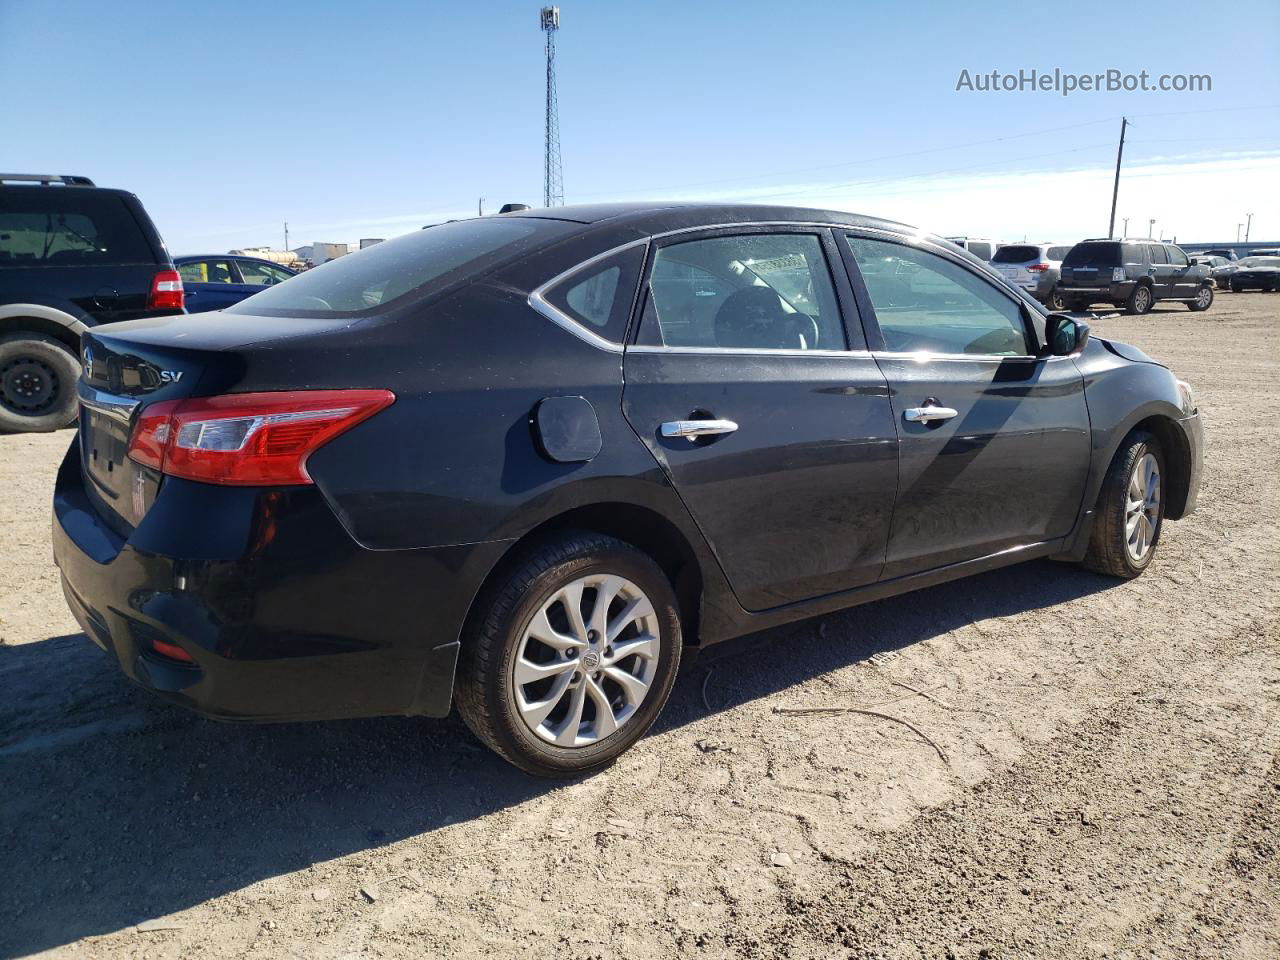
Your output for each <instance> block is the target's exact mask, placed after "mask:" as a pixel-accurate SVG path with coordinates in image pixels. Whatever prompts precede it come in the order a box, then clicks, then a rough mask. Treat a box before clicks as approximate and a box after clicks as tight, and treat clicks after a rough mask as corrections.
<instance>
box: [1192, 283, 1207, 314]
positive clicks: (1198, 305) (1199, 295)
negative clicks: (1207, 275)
mask: <svg viewBox="0 0 1280 960" xmlns="http://www.w3.org/2000/svg"><path fill="white" fill-rule="evenodd" d="M1212 304H1213V288H1212V287H1210V286H1208V285H1207V284H1206V285H1205V286H1203V287H1201V288H1200V289H1199V290H1197V291H1196V298H1195V299H1194V300H1192V301H1190V302H1189V303H1188V304H1187V306H1188V307H1190V308H1191V309H1192V310H1194V311H1195V312H1196V313H1199V312H1200V311H1202V310H1208V309H1209V307H1210V306H1212Z"/></svg>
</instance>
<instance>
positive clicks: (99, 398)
mask: <svg viewBox="0 0 1280 960" xmlns="http://www.w3.org/2000/svg"><path fill="white" fill-rule="evenodd" d="M76 394H77V395H78V396H79V398H80V405H81V406H83V407H87V408H88V409H90V410H92V411H93V412H94V413H100V414H102V415H103V416H106V417H111V418H113V419H115V420H119V421H120V422H121V423H128V422H129V420H130V419H131V418H132V417H133V412H134V411H135V410H137V409H138V404H139V403H141V401H140V400H135V399H133V398H131V397H119V396H116V395H115V394H114V393H106V392H104V391H102V390H98V389H96V388H95V387H91V386H89V385H88V384H87V383H85V382H84V381H83V380H81V381H80V382H79V383H78V384H77V385H76Z"/></svg>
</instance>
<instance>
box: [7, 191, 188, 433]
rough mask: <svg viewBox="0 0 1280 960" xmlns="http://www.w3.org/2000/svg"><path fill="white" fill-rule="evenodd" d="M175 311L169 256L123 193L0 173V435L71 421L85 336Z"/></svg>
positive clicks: (176, 284)
mask: <svg viewBox="0 0 1280 960" xmlns="http://www.w3.org/2000/svg"><path fill="white" fill-rule="evenodd" d="M182 304H183V296H182V283H181V282H180V281H179V279H178V274H177V273H176V272H175V271H174V269H173V262H172V261H171V260H170V259H169V252H168V251H167V250H166V249H165V246H164V241H162V240H161V239H160V234H159V233H157V232H156V228H155V226H154V225H153V224H152V223H151V218H150V217H148V216H147V212H146V211H145V210H144V209H143V208H142V204H141V203H140V202H139V200H138V198H137V197H135V196H134V195H133V194H132V193H127V192H126V191H124V190H108V189H105V188H102V187H96V186H94V184H93V181H92V180H90V179H89V178H88V177H78V176H58V175H52V174H48V175H46V174H15V173H5V174H0V431H37V430H56V429H58V428H59V427H65V426H66V425H67V424H69V423H71V422H72V421H73V420H74V419H75V418H76V412H77V410H78V405H77V403H76V380H77V379H78V378H79V376H80V360H79V352H80V334H82V333H83V332H84V331H85V330H86V329H89V328H92V327H96V326H98V325H99V324H103V323H115V322H117V321H120V320H131V319H133V318H135V317H146V316H159V315H165V314H173V313H181V312H182V309H183V306H182Z"/></svg>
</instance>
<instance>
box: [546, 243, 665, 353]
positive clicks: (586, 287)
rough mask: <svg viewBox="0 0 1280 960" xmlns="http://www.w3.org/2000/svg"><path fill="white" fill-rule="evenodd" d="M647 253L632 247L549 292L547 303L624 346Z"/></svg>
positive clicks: (587, 269) (569, 278) (576, 274)
mask: <svg viewBox="0 0 1280 960" xmlns="http://www.w3.org/2000/svg"><path fill="white" fill-rule="evenodd" d="M644 252H645V248H644V247H643V246H635V247H631V248H630V249H628V250H623V251H622V252H621V253H618V254H615V255H614V256H612V257H607V258H606V259H604V260H601V261H600V262H599V263H595V264H592V265H591V266H590V267H586V268H584V269H582V270H579V271H578V272H577V273H574V274H571V275H570V276H569V277H567V278H566V279H565V280H563V281H562V282H561V283H559V284H557V285H556V286H554V287H552V288H551V289H550V290H549V291H547V293H546V300H547V302H548V303H550V304H551V305H552V306H553V307H555V308H556V309H557V310H559V311H560V312H561V313H564V314H567V315H568V316H569V317H570V319H572V320H574V321H575V322H576V323H579V324H581V325H582V326H584V327H586V328H587V329H588V330H590V331H591V332H592V333H594V334H596V335H598V336H601V337H604V338H605V339H606V340H612V341H613V342H615V343H621V342H622V341H623V340H624V339H625V338H626V334H627V320H628V319H629V318H630V316H631V304H632V300H633V298H634V295H635V290H636V283H637V282H639V280H640V271H641V269H642V268H643V267H644Z"/></svg>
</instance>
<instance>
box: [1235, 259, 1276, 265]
mask: <svg viewBox="0 0 1280 960" xmlns="http://www.w3.org/2000/svg"><path fill="white" fill-rule="evenodd" d="M1238 265H1239V266H1241V267H1280V257H1245V258H1244V259H1243V260H1241V261H1240V263H1239V264H1238Z"/></svg>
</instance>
